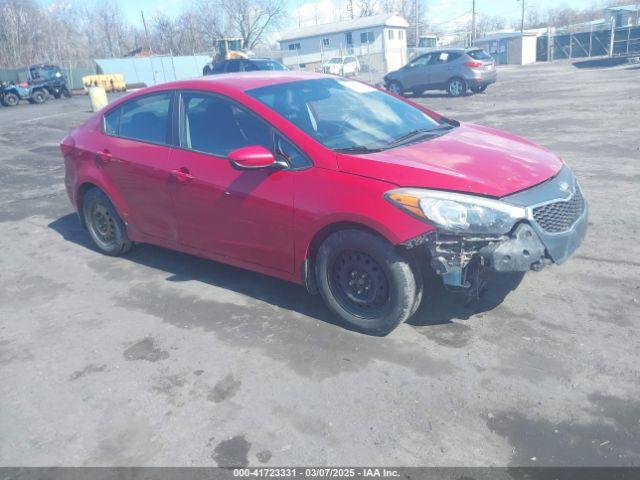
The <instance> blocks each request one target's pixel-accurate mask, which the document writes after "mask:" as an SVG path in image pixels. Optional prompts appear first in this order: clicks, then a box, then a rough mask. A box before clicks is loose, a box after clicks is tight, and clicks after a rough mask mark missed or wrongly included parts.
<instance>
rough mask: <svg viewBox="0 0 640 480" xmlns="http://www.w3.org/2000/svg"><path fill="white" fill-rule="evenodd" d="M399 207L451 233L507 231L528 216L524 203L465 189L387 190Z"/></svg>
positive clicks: (495, 232) (497, 232)
mask: <svg viewBox="0 0 640 480" xmlns="http://www.w3.org/2000/svg"><path fill="white" fill-rule="evenodd" d="M385 198H386V199H387V200H389V201H390V202H391V203H392V204H394V205H396V206H397V207H400V208H402V209H403V210H406V211H407V212H409V213H411V214H412V215H414V216H416V217H418V218H420V219H421V220H424V221H425V222H427V223H430V224H432V225H434V226H436V227H438V228H440V229H442V230H445V231H447V232H451V233H472V234H496V235H497V234H503V233H507V232H509V231H510V230H511V229H512V228H513V226H514V225H515V223H516V222H517V221H518V220H521V219H523V218H526V216H527V212H526V210H525V209H524V208H523V207H517V206H515V205H510V204H508V203H505V202H502V201H500V200H492V199H490V198H484V197H478V196H475V195H465V194H462V193H451V192H441V191H437V190H423V189H420V188H398V189H396V190H391V191H389V192H387V193H386V194H385Z"/></svg>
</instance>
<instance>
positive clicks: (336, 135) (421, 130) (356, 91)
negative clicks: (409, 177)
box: [246, 78, 452, 152]
mask: <svg viewBox="0 0 640 480" xmlns="http://www.w3.org/2000/svg"><path fill="white" fill-rule="evenodd" d="M246 93H247V94H249V95H251V96H252V97H253V98H255V99H257V100H259V101H260V102H262V103H264V104H265V105H267V106H268V107H270V108H272V109H273V110H275V111H276V112H278V113H279V114H280V115H281V116H283V117H284V118H286V119H287V120H289V121H290V122H292V123H293V124H294V125H295V126H296V127H298V128H300V129H301V130H303V131H304V132H306V133H307V134H308V135H310V136H311V137H312V138H314V139H315V140H317V141H318V142H320V143H321V144H322V145H324V146H325V147H327V148H330V149H333V150H349V151H353V152H355V151H356V150H362V151H366V150H374V149H375V150H380V149H385V148H392V147H395V146H398V145H400V143H398V142H402V141H404V140H406V141H413V140H415V139H416V135H419V134H428V132H432V133H435V132H436V131H444V130H445V129H446V128H452V126H451V125H449V124H446V125H442V124H440V123H438V122H437V121H436V120H434V119H433V118H431V117H429V116H428V115H427V114H425V113H424V112H422V111H421V110H418V109H417V108H415V107H413V106H411V105H410V104H408V103H406V102H403V101H402V100H399V99H397V98H395V97H393V96H391V95H388V94H386V93H384V92H381V91H380V90H377V89H375V88H373V87H370V86H369V85H366V84H364V83H360V82H355V81H352V80H344V79H340V78H321V79H315V80H302V81H297V82H291V83H281V84H276V85H270V86H267V87H261V88H256V89H252V90H248V91H247V92H246Z"/></svg>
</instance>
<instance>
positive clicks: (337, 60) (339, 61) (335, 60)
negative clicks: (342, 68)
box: [329, 57, 342, 63]
mask: <svg viewBox="0 0 640 480" xmlns="http://www.w3.org/2000/svg"><path fill="white" fill-rule="evenodd" d="M329 63H342V59H341V58H338V57H335V58H332V59H331V60H329Z"/></svg>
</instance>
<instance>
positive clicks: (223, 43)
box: [213, 37, 249, 61]
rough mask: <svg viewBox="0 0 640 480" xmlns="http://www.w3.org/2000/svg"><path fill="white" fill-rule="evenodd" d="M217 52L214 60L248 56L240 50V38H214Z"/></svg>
mask: <svg viewBox="0 0 640 480" xmlns="http://www.w3.org/2000/svg"><path fill="white" fill-rule="evenodd" d="M216 50H217V54H216V56H215V58H214V59H213V60H214V61H218V60H231V59H232V58H248V57H249V56H248V55H247V53H246V52H244V51H243V50H242V39H241V38H228V37H227V38H219V39H217V40H216Z"/></svg>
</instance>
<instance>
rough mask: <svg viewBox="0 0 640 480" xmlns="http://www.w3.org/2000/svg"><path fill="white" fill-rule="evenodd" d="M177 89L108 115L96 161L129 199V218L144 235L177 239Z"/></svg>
mask: <svg viewBox="0 0 640 480" xmlns="http://www.w3.org/2000/svg"><path fill="white" fill-rule="evenodd" d="M173 97H174V92H173V91H165V92H160V93H153V94H149V95H144V96H140V97H136V98H135V99H133V100H130V101H128V102H126V103H123V104H122V105H120V106H119V107H118V108H116V109H115V110H112V111H111V112H109V113H107V114H106V115H105V119H104V126H103V128H104V133H105V134H106V136H100V139H99V140H98V144H97V145H96V153H97V155H96V163H97V164H98V166H99V168H100V169H101V170H102V172H103V175H104V176H105V178H106V179H107V180H108V182H109V183H110V184H111V185H112V186H113V187H115V189H116V190H117V191H118V192H119V194H120V195H121V196H122V197H123V198H124V200H125V201H126V203H127V205H128V207H129V212H128V217H127V218H126V221H127V222H129V223H131V224H133V226H134V227H136V228H137V229H138V230H139V231H141V232H142V233H144V234H147V235H150V236H154V237H160V238H163V239H166V240H175V239H176V229H175V222H174V220H173V205H172V201H171V194H170V191H169V188H168V187H169V178H170V168H169V163H168V160H169V152H170V150H171V143H172V140H171V139H172V131H171V124H172V122H171V121H170V119H171V112H172V108H173Z"/></svg>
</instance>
